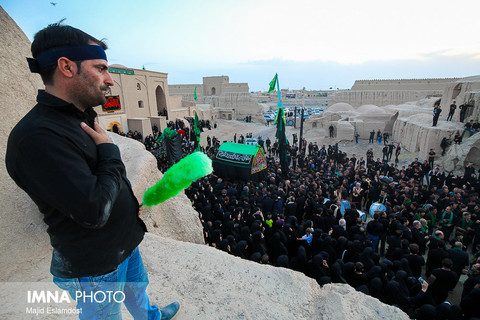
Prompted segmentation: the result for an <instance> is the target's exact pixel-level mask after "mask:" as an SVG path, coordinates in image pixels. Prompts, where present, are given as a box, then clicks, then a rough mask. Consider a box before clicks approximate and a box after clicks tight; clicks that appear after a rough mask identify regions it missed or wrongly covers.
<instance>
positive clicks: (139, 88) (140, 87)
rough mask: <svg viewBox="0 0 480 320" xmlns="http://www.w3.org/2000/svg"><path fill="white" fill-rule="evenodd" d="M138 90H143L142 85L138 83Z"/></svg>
mask: <svg viewBox="0 0 480 320" xmlns="http://www.w3.org/2000/svg"><path fill="white" fill-rule="evenodd" d="M137 90H142V86H140V83H138V82H137Z"/></svg>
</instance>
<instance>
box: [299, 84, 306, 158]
mask: <svg viewBox="0 0 480 320" xmlns="http://www.w3.org/2000/svg"><path fill="white" fill-rule="evenodd" d="M304 115H305V87H303V97H302V116H301V118H300V145H302V146H303V140H302V138H303V116H304ZM300 150H301V148H300Z"/></svg>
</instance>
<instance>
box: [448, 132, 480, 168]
mask: <svg viewBox="0 0 480 320" xmlns="http://www.w3.org/2000/svg"><path fill="white" fill-rule="evenodd" d="M467 137H468V133H465V136H464V138H463V142H462V144H452V145H451V146H450V147H449V148H448V151H447V152H446V154H445V157H444V158H443V159H442V161H441V166H442V168H444V170H445V171H448V172H451V171H453V172H458V173H460V174H463V172H464V169H465V166H466V165H467V164H468V163H469V162H472V163H473V164H474V167H479V166H480V134H474V135H473V136H471V137H468V138H467Z"/></svg>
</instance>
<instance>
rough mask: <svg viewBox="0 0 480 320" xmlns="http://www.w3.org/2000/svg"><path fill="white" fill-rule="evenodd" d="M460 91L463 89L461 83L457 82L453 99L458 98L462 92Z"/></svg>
mask: <svg viewBox="0 0 480 320" xmlns="http://www.w3.org/2000/svg"><path fill="white" fill-rule="evenodd" d="M460 91H462V84H461V83H459V84H457V85H456V86H455V88H453V93H452V100H453V99H456V98H457V96H458V95H459V94H460Z"/></svg>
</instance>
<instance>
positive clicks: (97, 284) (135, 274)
mask: <svg viewBox="0 0 480 320" xmlns="http://www.w3.org/2000/svg"><path fill="white" fill-rule="evenodd" d="M53 282H54V283H55V284H56V285H57V286H58V287H60V288H61V289H63V290H66V291H68V293H69V294H70V296H71V297H72V298H73V299H74V300H75V301H76V302H77V309H79V310H81V313H80V314H79V318H80V319H89V320H90V319H109V320H114V319H122V311H121V305H122V302H123V303H125V306H126V307H127V309H128V311H129V312H130V314H131V315H132V316H133V317H134V319H148V320H157V319H160V317H161V315H160V311H159V310H158V308H157V307H156V306H152V305H150V301H149V299H148V296H147V293H146V292H145V290H146V288H147V285H148V276H147V270H146V269H145V267H144V266H143V261H142V257H141V256H140V251H139V250H138V248H135V250H134V251H133V252H132V254H131V255H130V256H129V257H128V258H127V259H125V261H123V262H122V263H121V264H120V265H119V266H118V267H117V269H115V270H114V271H112V272H110V273H107V274H104V275H101V276H98V277H91V276H88V277H80V278H73V279H64V278H59V277H55V276H54V277H53Z"/></svg>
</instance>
